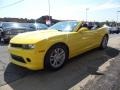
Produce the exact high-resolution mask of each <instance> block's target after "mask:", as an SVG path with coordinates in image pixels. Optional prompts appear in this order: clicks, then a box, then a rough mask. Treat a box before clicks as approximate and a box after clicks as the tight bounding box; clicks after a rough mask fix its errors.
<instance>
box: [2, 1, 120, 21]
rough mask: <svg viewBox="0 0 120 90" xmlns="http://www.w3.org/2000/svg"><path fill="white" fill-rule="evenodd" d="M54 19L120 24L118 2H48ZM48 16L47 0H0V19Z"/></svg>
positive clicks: (119, 2)
mask: <svg viewBox="0 0 120 90" xmlns="http://www.w3.org/2000/svg"><path fill="white" fill-rule="evenodd" d="M50 7H51V9H50V11H51V12H50V15H51V16H52V17H53V18H55V19H68V20H85V19H86V8H88V10H87V12H88V20H92V21H106V20H110V21H116V20H117V14H118V19H119V22H120V12H117V11H120V0H50ZM48 14H49V6H48V0H0V17H18V18H34V19H36V18H39V17H41V16H42V15H48Z"/></svg>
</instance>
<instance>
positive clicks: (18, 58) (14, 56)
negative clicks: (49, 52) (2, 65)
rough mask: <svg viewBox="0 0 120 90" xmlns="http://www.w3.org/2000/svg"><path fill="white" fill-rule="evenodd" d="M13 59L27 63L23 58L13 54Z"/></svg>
mask: <svg viewBox="0 0 120 90" xmlns="http://www.w3.org/2000/svg"><path fill="white" fill-rule="evenodd" d="M11 57H12V59H14V60H16V61H19V62H22V63H25V61H24V59H23V58H22V57H20V56H16V55H13V54H11Z"/></svg>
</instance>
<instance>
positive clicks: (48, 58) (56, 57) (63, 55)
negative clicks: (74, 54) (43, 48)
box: [44, 44, 69, 70]
mask: <svg viewBox="0 0 120 90" xmlns="http://www.w3.org/2000/svg"><path fill="white" fill-rule="evenodd" d="M68 55H69V53H68V49H67V47H66V46H65V45H63V44H56V45H54V46H52V47H51V48H50V49H49V50H48V51H47V53H46V55H45V60H44V65H45V69H47V70H58V69H60V68H61V67H63V65H64V64H65V62H66V61H67V59H68Z"/></svg>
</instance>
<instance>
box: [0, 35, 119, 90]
mask: <svg viewBox="0 0 120 90" xmlns="http://www.w3.org/2000/svg"><path fill="white" fill-rule="evenodd" d="M116 59H117V60H118V61H120V60H119V59H120V34H113V35H110V41H109V44H108V48H107V49H105V50H99V49H95V50H92V51H89V52H87V53H85V54H82V55H79V56H77V57H75V58H72V59H71V60H70V61H69V62H68V63H67V64H66V65H65V66H64V67H63V68H62V69H60V70H59V71H56V72H50V71H43V70H41V71H30V70H27V69H25V68H22V67H19V66H16V65H14V64H11V63H10V62H9V53H8V51H7V45H2V46H0V87H3V86H4V85H6V84H7V85H9V87H11V89H13V90H67V89H70V88H71V90H76V89H75V88H76V86H75V85H76V84H78V83H80V82H81V81H83V80H84V79H85V78H86V77H88V76H89V75H95V76H96V77H97V76H99V78H100V77H101V76H104V75H107V74H106V73H103V72H98V69H99V67H100V66H102V65H103V64H105V63H106V62H108V61H109V60H116ZM117 60H116V61H117ZM111 69H112V66H111ZM117 70H120V69H117ZM113 71H114V70H113ZM119 74H120V71H119ZM103 79H104V80H105V79H106V78H103ZM119 79H120V78H119ZM94 80H95V81H94ZM94 80H91V81H90V82H88V83H87V84H86V85H84V86H85V87H82V89H87V88H89V89H90V88H91V89H90V90H93V89H92V88H95V87H94V86H95V85H96V81H98V80H99V81H101V82H102V80H101V79H98V78H97V79H96V78H94ZM117 80H118V79H117ZM117 82H119V83H120V80H118V81H117ZM97 85H103V84H100V83H99V82H97ZM115 85H116V84H115ZM74 86H75V87H74ZM103 86H104V85H103ZM72 87H74V88H72ZM101 87H102V86H101ZM116 87H117V85H116ZM116 87H115V88H114V89H116V90H117V89H118V88H119V87H118V88H116ZM119 89H120V88H119ZM0 90H1V89H0ZM6 90H7V89H6ZM77 90H79V89H77ZM94 90H110V89H103V88H102V89H100V88H98V87H97V86H96V88H95V89H94Z"/></svg>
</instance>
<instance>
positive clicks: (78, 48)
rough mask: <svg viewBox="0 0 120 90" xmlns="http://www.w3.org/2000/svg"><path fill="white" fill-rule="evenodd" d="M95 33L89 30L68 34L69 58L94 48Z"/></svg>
mask: <svg viewBox="0 0 120 90" xmlns="http://www.w3.org/2000/svg"><path fill="white" fill-rule="evenodd" d="M96 34H97V31H95V30H94V31H92V30H89V29H86V30H83V31H80V32H74V33H71V34H69V39H68V43H69V47H70V56H76V55H78V54H80V53H83V52H85V51H87V50H89V49H91V48H93V47H94V45H95V42H96V40H97V38H95V37H96Z"/></svg>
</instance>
